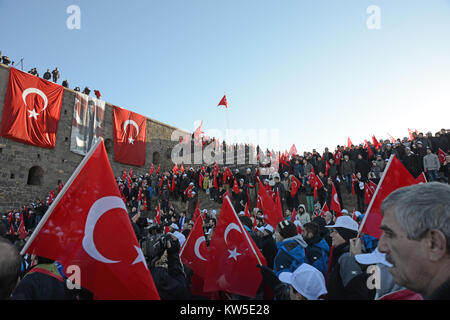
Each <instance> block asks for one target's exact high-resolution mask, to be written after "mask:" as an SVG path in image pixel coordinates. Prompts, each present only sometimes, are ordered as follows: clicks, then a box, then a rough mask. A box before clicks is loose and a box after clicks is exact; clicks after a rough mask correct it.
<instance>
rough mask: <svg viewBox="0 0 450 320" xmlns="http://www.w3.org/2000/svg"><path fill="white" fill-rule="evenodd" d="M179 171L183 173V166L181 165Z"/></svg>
mask: <svg viewBox="0 0 450 320" xmlns="http://www.w3.org/2000/svg"><path fill="white" fill-rule="evenodd" d="M180 171H181V172H182V173H183V172H184V167H183V164H181V167H180Z"/></svg>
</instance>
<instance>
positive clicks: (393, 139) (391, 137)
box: [388, 133, 397, 143]
mask: <svg viewBox="0 0 450 320" xmlns="http://www.w3.org/2000/svg"><path fill="white" fill-rule="evenodd" d="M388 136H389V139H391V142H392V143H395V142H396V141H397V140H395V138H394V137H393V136H391V135H390V134H389V133H388Z"/></svg>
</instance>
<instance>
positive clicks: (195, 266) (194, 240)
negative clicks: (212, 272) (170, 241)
mask: <svg viewBox="0 0 450 320" xmlns="http://www.w3.org/2000/svg"><path fill="white" fill-rule="evenodd" d="M180 258H181V261H182V262H183V263H184V264H185V265H187V266H188V267H189V269H191V270H192V271H193V272H194V273H195V274H197V275H198V276H200V277H201V278H203V279H204V278H205V275H206V267H207V262H208V247H207V246H206V239H205V234H204V233H203V219H202V217H201V215H198V217H197V218H196V220H195V224H194V227H193V228H192V230H191V232H189V235H188V238H187V239H186V241H185V242H184V243H183V246H182V247H181V249H180Z"/></svg>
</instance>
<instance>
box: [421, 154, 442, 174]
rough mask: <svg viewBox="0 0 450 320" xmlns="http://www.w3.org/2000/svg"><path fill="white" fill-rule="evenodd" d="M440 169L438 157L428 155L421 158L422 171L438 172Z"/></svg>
mask: <svg viewBox="0 0 450 320" xmlns="http://www.w3.org/2000/svg"><path fill="white" fill-rule="evenodd" d="M440 167H441V163H440V161H439V157H438V156H437V155H436V154H435V153H430V154H427V155H426V156H425V157H423V168H424V170H427V169H428V170H439V168H440Z"/></svg>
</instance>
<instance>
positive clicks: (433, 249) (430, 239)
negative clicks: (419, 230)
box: [423, 229, 447, 262]
mask: <svg viewBox="0 0 450 320" xmlns="http://www.w3.org/2000/svg"><path fill="white" fill-rule="evenodd" d="M423 240H424V241H425V242H424V244H425V249H426V252H427V255H428V259H429V260H430V261H432V262H437V261H439V260H441V259H442V258H443V257H444V256H445V255H446V254H447V239H446V238H445V235H444V233H443V232H442V231H440V230H438V229H431V230H428V231H427V234H426V235H425V237H424V239H423Z"/></svg>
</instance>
